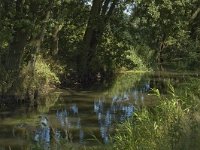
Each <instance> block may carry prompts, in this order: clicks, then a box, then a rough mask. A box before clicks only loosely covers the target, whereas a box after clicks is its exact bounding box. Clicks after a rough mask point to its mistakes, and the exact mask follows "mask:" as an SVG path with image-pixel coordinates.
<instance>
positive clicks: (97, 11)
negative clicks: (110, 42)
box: [77, 0, 119, 83]
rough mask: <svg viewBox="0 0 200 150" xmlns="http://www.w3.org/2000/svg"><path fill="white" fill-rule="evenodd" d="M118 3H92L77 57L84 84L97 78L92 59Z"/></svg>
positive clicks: (103, 0) (107, 0) (104, 0)
mask: <svg viewBox="0 0 200 150" xmlns="http://www.w3.org/2000/svg"><path fill="white" fill-rule="evenodd" d="M118 2H119V0H113V1H112V0H93V2H92V6H91V11H90V16H89V19H88V23H87V27H86V30H85V34H84V37H83V43H82V45H81V47H80V49H79V54H78V56H77V71H78V74H79V78H80V82H82V83H89V81H91V80H92V79H93V78H95V75H96V74H95V73H94V72H93V68H92V67H91V66H92V64H91V63H92V59H93V58H94V56H95V54H96V50H97V45H98V43H99V41H100V40H101V38H102V35H103V32H104V30H105V28H106V25H107V24H108V22H109V19H110V17H111V15H112V14H113V11H114V9H115V7H116V5H117V3H118Z"/></svg>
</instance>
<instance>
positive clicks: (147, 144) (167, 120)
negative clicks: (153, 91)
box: [113, 80, 200, 150]
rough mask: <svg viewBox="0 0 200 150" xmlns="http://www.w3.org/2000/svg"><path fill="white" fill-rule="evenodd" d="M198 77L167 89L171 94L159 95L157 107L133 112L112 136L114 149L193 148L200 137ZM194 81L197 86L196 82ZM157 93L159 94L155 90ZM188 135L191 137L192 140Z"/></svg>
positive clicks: (199, 88) (197, 145)
mask: <svg viewBox="0 0 200 150" xmlns="http://www.w3.org/2000/svg"><path fill="white" fill-rule="evenodd" d="M199 82H200V80H191V82H190V85H181V86H180V87H182V90H180V89H178V91H177V90H176V89H174V88H173V87H172V86H170V88H169V93H171V96H170V97H168V98H164V97H162V96H161V97H160V102H159V104H158V106H155V107H154V108H144V109H142V111H137V112H136V114H134V116H133V118H132V119H130V120H128V121H127V122H125V123H123V124H121V125H120V126H119V127H118V129H117V131H116V134H115V136H114V138H113V142H114V145H113V148H114V149H124V150H125V149H130V150H136V149H166V150H168V149H190V148H191V147H192V148H193V149H196V148H198V147H199V144H198V142H196V141H197V140H198V138H199V136H200V132H199V131H200V120H199V118H198V117H197V114H198V113H199V112H200V109H199V104H200V103H199V102H200V95H199V90H200V86H199ZM197 84H198V85H197ZM158 94H159V93H158ZM190 137H193V138H192V139H191V138H190Z"/></svg>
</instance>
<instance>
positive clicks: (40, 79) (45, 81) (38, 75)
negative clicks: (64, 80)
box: [19, 56, 62, 94]
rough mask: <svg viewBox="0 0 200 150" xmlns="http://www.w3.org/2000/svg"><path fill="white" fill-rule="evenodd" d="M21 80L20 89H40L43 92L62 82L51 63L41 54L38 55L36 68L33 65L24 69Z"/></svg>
mask: <svg viewBox="0 0 200 150" xmlns="http://www.w3.org/2000/svg"><path fill="white" fill-rule="evenodd" d="M60 69H61V68H60ZM61 70H62V69H61ZM21 80H22V81H21V83H22V84H21V88H19V90H22V91H23V92H22V93H24V92H25V91H29V90H30V91H34V90H38V91H39V92H40V93H41V94H44V93H47V92H48V91H49V89H50V88H52V87H53V86H55V85H58V84H60V80H59V78H58V74H56V73H55V72H54V71H52V69H51V65H50V64H49V63H48V61H47V60H45V59H44V58H42V57H41V56H38V58H37V60H36V63H35V68H34V70H33V68H32V66H31V65H27V66H25V67H24V68H23V69H22V72H21Z"/></svg>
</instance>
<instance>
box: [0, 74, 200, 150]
mask: <svg viewBox="0 0 200 150" xmlns="http://www.w3.org/2000/svg"><path fill="white" fill-rule="evenodd" d="M188 76H198V74H191V75H188V74H178V73H176V74H175V73H174V74H169V73H161V72H159V73H153V74H152V73H148V74H133V73H129V74H123V75H120V76H119V77H118V78H117V79H116V80H115V81H114V82H113V83H114V84H113V85H112V86H111V87H109V88H108V89H104V90H103V91H98V92H97V91H75V90H70V89H69V90H58V91H55V92H53V93H50V94H49V95H47V96H45V97H41V98H40V99H39V100H38V101H39V102H38V105H37V106H35V105H31V104H29V105H27V104H24V105H20V106H12V107H6V108H3V107H2V108H1V111H0V150H3V149H47V150H49V149H66V148H67V147H69V145H70V146H71V147H73V148H75V149H76V147H77V145H79V146H82V145H86V146H91V145H96V144H98V142H101V143H104V144H108V143H109V142H110V141H109V137H110V136H112V134H113V131H114V129H115V127H116V125H117V124H118V123H122V122H124V121H125V120H126V119H127V118H129V117H131V116H132V114H133V113H134V112H135V111H137V110H139V109H140V108H142V107H143V106H147V107H154V106H155V105H156V103H157V100H156V96H154V95H149V92H150V90H151V89H153V88H157V89H159V90H160V92H161V94H166V91H167V90H166V89H167V84H168V82H169V81H171V83H172V84H173V85H174V86H176V85H177V84H180V83H182V82H185V81H186V80H187V78H188ZM75 145H76V146H75ZM78 148H80V147H77V149H78Z"/></svg>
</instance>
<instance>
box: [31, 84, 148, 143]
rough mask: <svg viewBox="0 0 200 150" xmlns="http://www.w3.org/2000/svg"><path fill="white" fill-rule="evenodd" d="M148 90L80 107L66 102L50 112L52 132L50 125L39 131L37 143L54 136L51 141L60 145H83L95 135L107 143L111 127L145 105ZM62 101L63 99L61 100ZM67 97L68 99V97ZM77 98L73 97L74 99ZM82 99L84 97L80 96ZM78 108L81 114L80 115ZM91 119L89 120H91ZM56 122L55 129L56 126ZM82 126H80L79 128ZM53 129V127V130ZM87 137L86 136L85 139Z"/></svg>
mask: <svg viewBox="0 0 200 150" xmlns="http://www.w3.org/2000/svg"><path fill="white" fill-rule="evenodd" d="M149 89H150V86H149V85H147V84H145V85H144V86H142V88H140V89H138V88H132V89H130V90H128V91H125V92H123V93H120V94H119V95H114V96H112V97H105V96H104V97H103V98H95V99H94V100H89V101H85V104H84V105H85V106H87V108H84V107H85V106H82V105H81V104H80V101H79V100H76V99H74V98H73V96H75V95H73V96H72V97H71V98H72V99H74V100H72V101H67V100H66V101H65V100H64V99H65V98H66V99H68V98H67V97H64V99H63V100H64V102H65V104H62V106H60V108H59V109H57V108H56V109H55V110H54V108H53V109H52V111H53V112H54V113H53V115H52V114H51V113H50V114H49V118H50V120H53V118H54V123H52V122H50V120H49V123H48V124H51V125H52V128H53V129H50V127H49V126H50V125H47V126H46V127H41V125H40V127H39V129H37V130H39V131H40V132H39V133H38V132H35V135H34V136H35V137H38V139H39V140H36V142H39V143H43V142H44V141H45V142H46V143H49V142H50V138H49V137H51V136H52V135H51V134H52V133H51V132H53V134H54V138H55V139H56V140H57V142H59V140H61V139H65V140H67V141H69V142H75V143H80V144H85V143H87V142H88V139H91V137H92V135H95V136H97V137H98V138H99V140H101V141H102V142H103V143H105V144H107V143H109V136H110V133H112V129H113V127H112V125H113V124H114V123H119V122H124V121H125V119H127V118H129V117H131V116H132V114H133V113H134V111H135V109H136V108H135V106H136V105H139V103H140V104H141V105H143V104H144V95H146V93H147V92H148V90H149ZM61 97H62V96H61ZM69 97H70V96H69ZM75 97H76V96H75ZM83 97H84V95H83ZM79 107H80V111H79ZM47 116H48V114H47ZM90 118H91V119H90ZM55 121H56V122H57V125H56V126H55V125H53V124H55ZM82 122H83V124H82ZM54 126H55V127H54ZM85 135H86V136H85Z"/></svg>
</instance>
